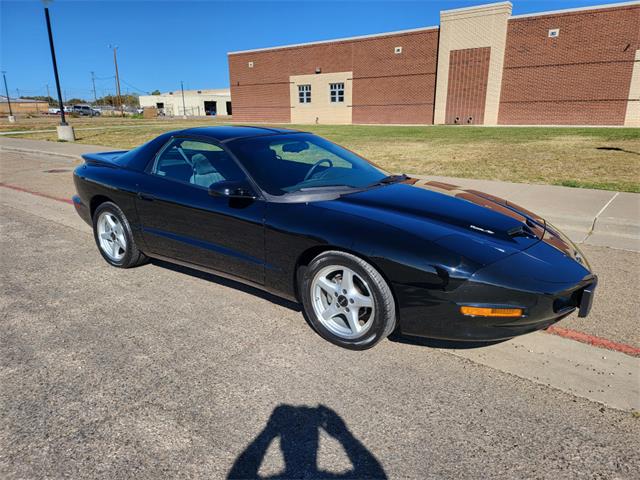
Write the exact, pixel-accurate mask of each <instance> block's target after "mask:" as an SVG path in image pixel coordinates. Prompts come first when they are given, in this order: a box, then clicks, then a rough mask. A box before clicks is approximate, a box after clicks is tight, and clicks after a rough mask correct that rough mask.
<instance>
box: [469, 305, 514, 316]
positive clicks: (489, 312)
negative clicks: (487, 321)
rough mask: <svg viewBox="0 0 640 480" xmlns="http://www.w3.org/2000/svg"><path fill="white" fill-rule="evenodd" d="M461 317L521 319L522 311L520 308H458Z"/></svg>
mask: <svg viewBox="0 0 640 480" xmlns="http://www.w3.org/2000/svg"><path fill="white" fill-rule="evenodd" d="M460 312H462V314H463V315H470V316H472V317H521V316H522V314H523V313H524V311H523V310H522V309H521V308H487V307H468V306H462V307H460Z"/></svg>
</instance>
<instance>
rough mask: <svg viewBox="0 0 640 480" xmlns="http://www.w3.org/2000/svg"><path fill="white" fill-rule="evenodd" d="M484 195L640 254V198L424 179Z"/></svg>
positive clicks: (49, 146) (69, 147) (572, 233)
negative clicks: (469, 189)
mask: <svg viewBox="0 0 640 480" xmlns="http://www.w3.org/2000/svg"><path fill="white" fill-rule="evenodd" d="M0 149H4V150H9V151H22V152H28V153H41V154H46V155H58V156H64V157H70V158H76V159H77V158H78V157H79V156H80V155H81V154H83V153H87V152H97V151H107V150H113V149H112V148H108V147H104V146H99V145H84V144H79V143H57V142H47V141H42V140H27V139H21V138H7V137H0ZM422 178H428V179H431V180H438V181H442V182H447V183H453V184H455V185H460V186H461V187H464V188H472V189H476V190H481V191H484V192H487V193H490V194H492V195H496V196H498V197H503V198H505V199H507V200H510V201H512V202H514V203H516V204H519V205H522V206H523V207H525V208H527V209H528V210H531V211H533V212H536V213H537V214H539V215H541V216H542V217H544V218H546V219H547V220H549V221H550V222H551V223H553V224H554V225H556V226H557V227H558V228H561V229H562V230H563V231H564V232H565V233H566V234H567V235H568V236H569V237H570V238H571V239H572V240H573V241H575V242H577V243H586V244H589V245H598V246H606V247H612V248H618V249H623V250H631V251H636V252H639V251H640V194H637V193H625V192H612V191H607V190H591V189H586V188H569V187H557V186H552V185H535V184H525V183H510V182H498V181H493V180H473V179H464V178H449V177H438V176H428V177H422Z"/></svg>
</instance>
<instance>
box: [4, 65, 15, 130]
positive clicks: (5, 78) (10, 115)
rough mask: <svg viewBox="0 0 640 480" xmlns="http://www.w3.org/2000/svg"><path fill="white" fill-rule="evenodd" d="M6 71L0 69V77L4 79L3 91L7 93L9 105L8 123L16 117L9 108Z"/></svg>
mask: <svg viewBox="0 0 640 480" xmlns="http://www.w3.org/2000/svg"><path fill="white" fill-rule="evenodd" d="M6 73H7V72H5V71H4V70H3V71H2V78H3V80H4V91H5V93H6V94H7V105H9V123H13V122H15V121H16V117H14V116H13V110H11V99H10V98H9V88H8V87H7V75H6Z"/></svg>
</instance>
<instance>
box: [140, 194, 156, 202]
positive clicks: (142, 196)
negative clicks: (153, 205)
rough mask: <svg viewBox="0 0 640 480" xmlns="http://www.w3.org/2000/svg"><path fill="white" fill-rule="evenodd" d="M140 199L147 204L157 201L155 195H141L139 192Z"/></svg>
mask: <svg viewBox="0 0 640 480" xmlns="http://www.w3.org/2000/svg"><path fill="white" fill-rule="evenodd" d="M138 198H139V199H140V200H146V201H147V202H153V201H154V200H155V199H156V197H154V196H153V195H149V194H146V193H140V192H138Z"/></svg>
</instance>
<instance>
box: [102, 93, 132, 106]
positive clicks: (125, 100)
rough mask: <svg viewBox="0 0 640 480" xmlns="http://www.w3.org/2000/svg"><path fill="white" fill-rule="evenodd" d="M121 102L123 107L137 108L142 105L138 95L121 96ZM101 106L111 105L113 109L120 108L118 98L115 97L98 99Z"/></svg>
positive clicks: (109, 96) (106, 96)
mask: <svg viewBox="0 0 640 480" xmlns="http://www.w3.org/2000/svg"><path fill="white" fill-rule="evenodd" d="M120 100H121V101H122V104H123V105H126V106H129V107H137V106H139V105H140V102H139V101H138V97H137V95H120ZM97 103H98V104H99V105H111V106H112V107H115V108H119V107H120V104H119V103H118V97H117V96H115V95H105V96H104V97H101V98H99V99H98V102H97Z"/></svg>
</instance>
